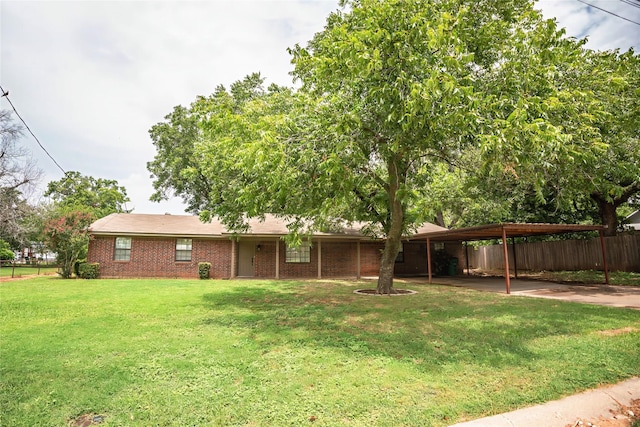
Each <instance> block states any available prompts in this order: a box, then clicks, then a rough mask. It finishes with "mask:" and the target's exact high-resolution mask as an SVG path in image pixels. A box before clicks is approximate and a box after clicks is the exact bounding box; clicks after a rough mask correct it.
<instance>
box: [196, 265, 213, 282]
mask: <svg viewBox="0 0 640 427" xmlns="http://www.w3.org/2000/svg"><path fill="white" fill-rule="evenodd" d="M210 271H211V263H210V262H199V263H198V275H199V276H200V278H201V279H208V278H209V272H210Z"/></svg>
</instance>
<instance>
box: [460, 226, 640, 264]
mask: <svg viewBox="0 0 640 427" xmlns="http://www.w3.org/2000/svg"><path fill="white" fill-rule="evenodd" d="M604 241H605V246H606V250H607V262H608V267H609V270H614V271H629V272H640V233H635V234H620V235H618V236H615V237H605V238H604ZM508 251H509V266H510V267H511V268H513V266H514V262H515V265H516V267H517V268H518V270H534V271H535V270H538V271H539V270H549V271H558V270H570V271H571V270H603V268H604V267H603V263H602V252H601V248H600V239H599V238H594V239H589V240H558V241H551V242H531V243H529V242H524V243H516V244H515V259H514V250H513V246H512V245H511V244H509V245H508ZM468 253H469V267H471V268H480V269H483V270H495V269H504V252H503V249H502V245H491V246H482V247H479V248H477V249H474V250H472V249H471V248H469V251H468Z"/></svg>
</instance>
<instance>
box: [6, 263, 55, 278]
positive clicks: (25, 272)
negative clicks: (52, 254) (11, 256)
mask: <svg viewBox="0 0 640 427" xmlns="http://www.w3.org/2000/svg"><path fill="white" fill-rule="evenodd" d="M57 271H58V267H57V266H41V267H40V269H38V266H31V265H24V264H16V266H15V269H14V268H13V267H12V266H11V265H3V266H2V267H1V268H0V277H11V276H12V275H13V277H23V276H35V275H38V274H55V273H56V272H57Z"/></svg>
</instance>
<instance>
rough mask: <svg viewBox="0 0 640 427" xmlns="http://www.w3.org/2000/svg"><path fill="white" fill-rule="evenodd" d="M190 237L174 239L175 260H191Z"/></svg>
mask: <svg viewBox="0 0 640 427" xmlns="http://www.w3.org/2000/svg"><path fill="white" fill-rule="evenodd" d="M191 246H192V242H191V239H177V240H176V261H191Z"/></svg>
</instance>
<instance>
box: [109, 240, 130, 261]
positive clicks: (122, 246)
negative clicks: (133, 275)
mask: <svg viewBox="0 0 640 427" xmlns="http://www.w3.org/2000/svg"><path fill="white" fill-rule="evenodd" d="M113 259H114V260H115V261H129V260H131V237H116V248H115V251H114V252H113Z"/></svg>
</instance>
